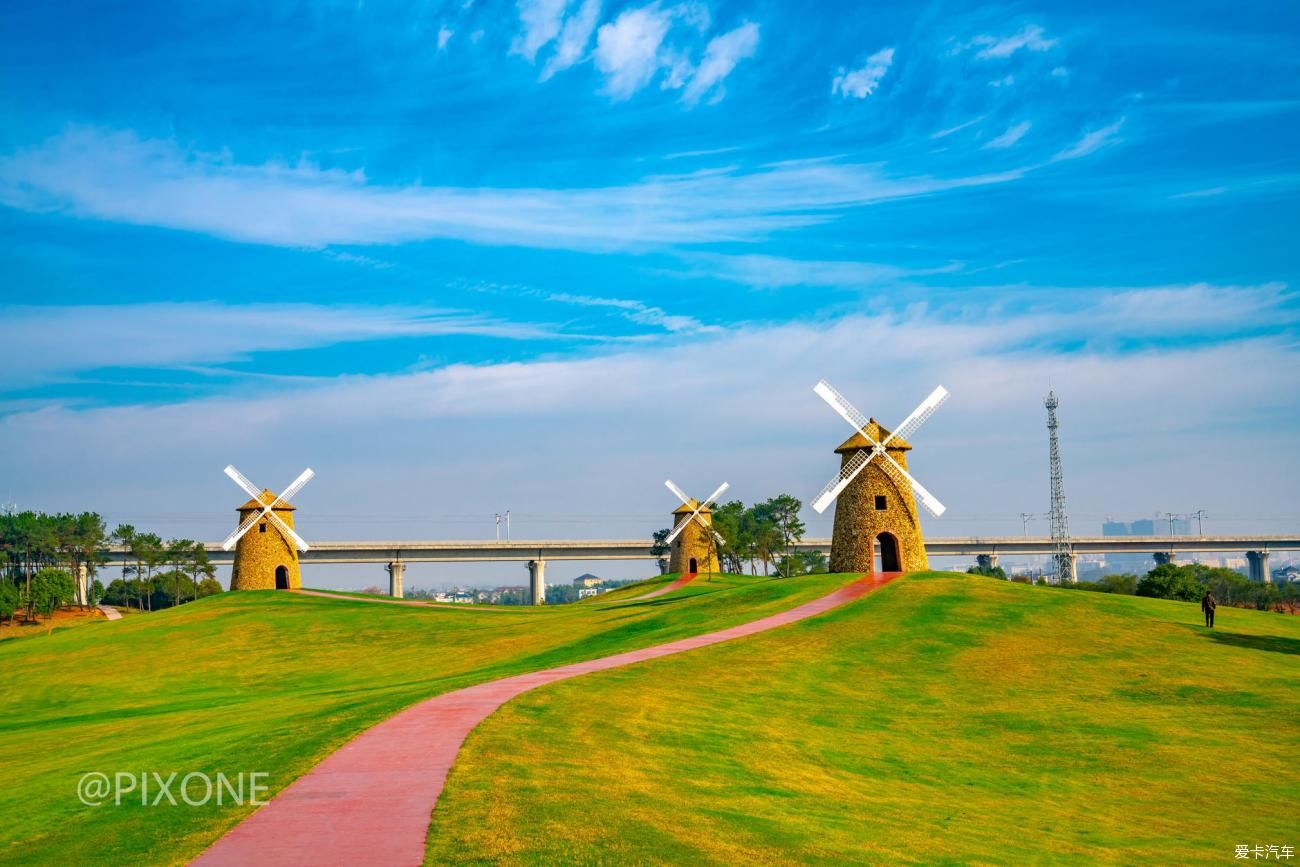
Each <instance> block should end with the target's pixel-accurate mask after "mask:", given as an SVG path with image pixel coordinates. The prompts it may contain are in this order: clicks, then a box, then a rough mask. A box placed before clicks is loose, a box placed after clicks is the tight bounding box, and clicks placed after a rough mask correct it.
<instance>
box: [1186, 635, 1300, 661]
mask: <svg viewBox="0 0 1300 867" xmlns="http://www.w3.org/2000/svg"><path fill="white" fill-rule="evenodd" d="M1202 634H1203V635H1204V636H1205V637H1206V638H1212V639H1214V640H1215V641H1217V642H1219V643H1220V644H1229V645H1232V646H1233V647H1245V648H1249V649H1250V650H1268V651H1272V652H1273V653H1288V654H1291V655H1292V656H1300V638H1286V637H1284V636H1280V635H1243V634H1241V633H1240V632H1218V631H1215V630H1206V631H1205V632H1203V633H1202Z"/></svg>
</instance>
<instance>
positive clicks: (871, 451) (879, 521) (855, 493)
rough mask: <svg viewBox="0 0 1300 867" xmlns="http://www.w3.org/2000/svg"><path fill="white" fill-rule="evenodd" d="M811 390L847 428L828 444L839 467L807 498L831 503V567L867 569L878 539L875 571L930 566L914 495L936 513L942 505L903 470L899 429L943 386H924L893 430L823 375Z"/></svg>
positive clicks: (917, 421)
mask: <svg viewBox="0 0 1300 867" xmlns="http://www.w3.org/2000/svg"><path fill="white" fill-rule="evenodd" d="M813 391H815V392H816V393H817V395H818V397H820V398H821V399H822V400H824V401H826V402H827V403H828V404H830V407H831V409H833V410H835V412H836V413H838V414H839V416H840V417H841V418H843V419H844V420H845V421H847V422H848V423H849V426H850V427H852V428H853V436H851V437H849V438H848V439H847V440H845V441H844V442H843V443H841V444H840V446H839V448H837V449H836V450H835V452H836V454H838V455H840V472H839V475H837V476H836V477H835V478H833V479H831V480H830V482H829V483H828V484H827V485H826V487H824V488H822V490H821V493H820V494H818V495H817V499H816V500H815V501H813V508H814V509H816V510H817V512H818V513H821V512H824V511H826V507H827V506H829V505H830V504H831V503H832V502H834V503H835V504H836V505H835V529H834V535H833V536H832V538H831V560H830V570H831V571H832V572H874V571H875V562H874V557H873V553H874V550H875V548H876V547H877V546H879V548H880V568H881V571H884V572H920V571H924V570H926V569H929V568H930V562H929V560H928V559H927V558H926V556H925V539H924V538H922V536H921V521H920V519H919V518H918V516H917V514H916V499H917V498H919V499H920V501H921V503H922V504H923V505H924V506H925V507H926V508H927V509H928V510H929V511H930V513H931V514H932V515H934V516H935V517H938V516H940V515H942V514H943V513H944V505H943V503H941V502H939V500H938V499H937V498H936V497H935V496H934V495H933V494H931V493H930V492H929V491H927V490H926V489H925V488H924V487H923V486H922V485H921V483H920V482H918V481H917V480H916V479H914V478H913V477H912V474H911V473H909V472H908V470H907V453H908V452H909V451H911V450H912V446H911V445H910V444H909V443H908V442H907V440H906V439H904V437H908V436H911V435H912V434H913V433H914V432H915V431H916V429H917V428H919V427H920V426H921V424H922V422H924V421H925V420H926V419H927V418H929V417H930V415H931V414H932V413H933V412H934V411H935V410H936V409H938V408H939V406H940V404H942V403H943V402H944V401H945V400H947V399H948V390H947V389H945V388H944V387H943V386H942V385H941V386H939V387H938V388H936V389H935V390H934V391H932V392H930V395H929V396H928V397H926V399H925V400H923V401H922V402H921V405H920V406H918V407H917V408H916V409H914V410H912V414H911V415H909V416H908V417H907V418H905V419H903V422H902V424H900V425H899V426H898V428H897V430H896V431H893V432H891V431H888V430H886V429H885V428H884V427H882V426H881V425H880V423H879V422H877V421H876V420H875V419H874V418H867V417H866V416H864V415H863V414H862V413H860V412H858V411H857V410H856V409H855V408H854V407H853V404H851V403H849V402H848V401H847V400H846V399H845V398H844V396H843V395H842V394H840V393H839V392H838V391H836V390H835V389H834V388H832V387H831V385H830V383H828V382H826V380H822V381H821V382H819V383H817V385H815V386H814V387H813ZM913 494H915V497H914V496H913Z"/></svg>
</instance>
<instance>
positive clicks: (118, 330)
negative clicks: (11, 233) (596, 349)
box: [0, 301, 585, 388]
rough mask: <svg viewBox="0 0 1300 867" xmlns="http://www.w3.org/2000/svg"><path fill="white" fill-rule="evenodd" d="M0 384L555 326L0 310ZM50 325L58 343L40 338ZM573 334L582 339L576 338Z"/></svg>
mask: <svg viewBox="0 0 1300 867" xmlns="http://www.w3.org/2000/svg"><path fill="white" fill-rule="evenodd" d="M0 320H3V321H4V323H5V327H6V337H5V340H4V341H3V342H0V386H4V387H8V388H14V387H23V386H29V385H33V384H36V383H39V382H43V381H49V380H51V379H57V378H59V377H61V376H65V375H67V374H70V373H75V372H77V371H87V370H94V369H96V368H101V367H117V368H130V367H153V368H171V367H178V366H182V365H197V364H218V363H223V362H229V361H234V360H239V359H243V358H247V357H248V356H249V355H251V354H253V353H257V352H268V351H285V350H295V349H310V348H314V347H323V346H334V345H337V344H340V343H355V342H361V341H368V340H380V339H390V338H395V337H408V338H413V337H444V336H450V335H470V336H476V337H488V338H498V339H504V340H541V339H555V338H557V337H563V336H564V335H563V334H562V332H561V331H560V329H558V328H556V327H554V326H549V325H544V324H536V323H527V322H508V321H504V320H500V319H497V318H494V317H490V316H483V315H480V314H477V313H469V312H464V311H455V310H438V309H430V308H417V307H407V306H397V305H345V306H329V307H327V306H322V305H315V304H243V305H231V304H220V303H216V302H201V301H200V302H185V303H148V304H111V305H110V304H103V305H68V306H16V305H11V306H6V307H0ZM51 330H54V331H57V333H58V334H59V335H60V339H59V340H58V341H51V340H50V339H49V338H48V335H49V333H50V332H51ZM573 339H585V338H581V337H575V338H573Z"/></svg>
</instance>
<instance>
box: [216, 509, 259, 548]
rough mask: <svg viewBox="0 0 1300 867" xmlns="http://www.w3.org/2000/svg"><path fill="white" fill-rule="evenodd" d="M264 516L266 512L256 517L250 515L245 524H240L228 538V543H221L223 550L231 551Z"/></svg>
mask: <svg viewBox="0 0 1300 867" xmlns="http://www.w3.org/2000/svg"><path fill="white" fill-rule="evenodd" d="M263 514H265V512H263V513H261V514H256V515H249V516H248V518H247V519H246V520H245V521H244V523H242V524H240V525H239V526H238V527H237V528H236V529H235V532H233V533H231V534H230V535H229V536H227V537H226V541H224V542H222V543H221V547H222V550H225V551H229V550H230V549H231V548H233V547H235V543H236V542H238V541H239V537H241V536H243V535H244V534H245V533H247V532H248V530H249V528H250V527H252V526H253V525H254V524H256V523H257V522H258V521H260V520H262V515H263Z"/></svg>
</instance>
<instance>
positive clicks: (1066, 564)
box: [1043, 391, 1075, 584]
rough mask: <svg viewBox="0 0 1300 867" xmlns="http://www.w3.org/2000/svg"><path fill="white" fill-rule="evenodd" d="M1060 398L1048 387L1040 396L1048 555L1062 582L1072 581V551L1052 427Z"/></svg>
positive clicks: (1063, 484) (1057, 447)
mask: <svg viewBox="0 0 1300 867" xmlns="http://www.w3.org/2000/svg"><path fill="white" fill-rule="evenodd" d="M1060 405H1061V402H1060V401H1059V400H1058V399H1057V397H1056V392H1054V391H1049V392H1048V393H1047V397H1046V398H1044V399H1043V406H1045V407H1047V440H1048V451H1049V453H1050V460H1051V464H1052V511H1051V512H1050V513H1049V517H1050V518H1051V523H1052V559H1053V560H1055V561H1056V580H1057V581H1059V582H1060V583H1062V584H1064V583H1065V582H1067V581H1068V582H1070V583H1074V581H1075V575H1074V554H1073V552H1072V551H1071V550H1070V519H1069V516H1067V515H1066V514H1065V479H1064V478H1062V475H1061V446H1060V443H1059V442H1058V441H1057V435H1056V430H1057V428H1058V427H1059V426H1060V425H1059V423H1058V422H1057V420H1056V408H1057V407H1058V406H1060Z"/></svg>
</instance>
